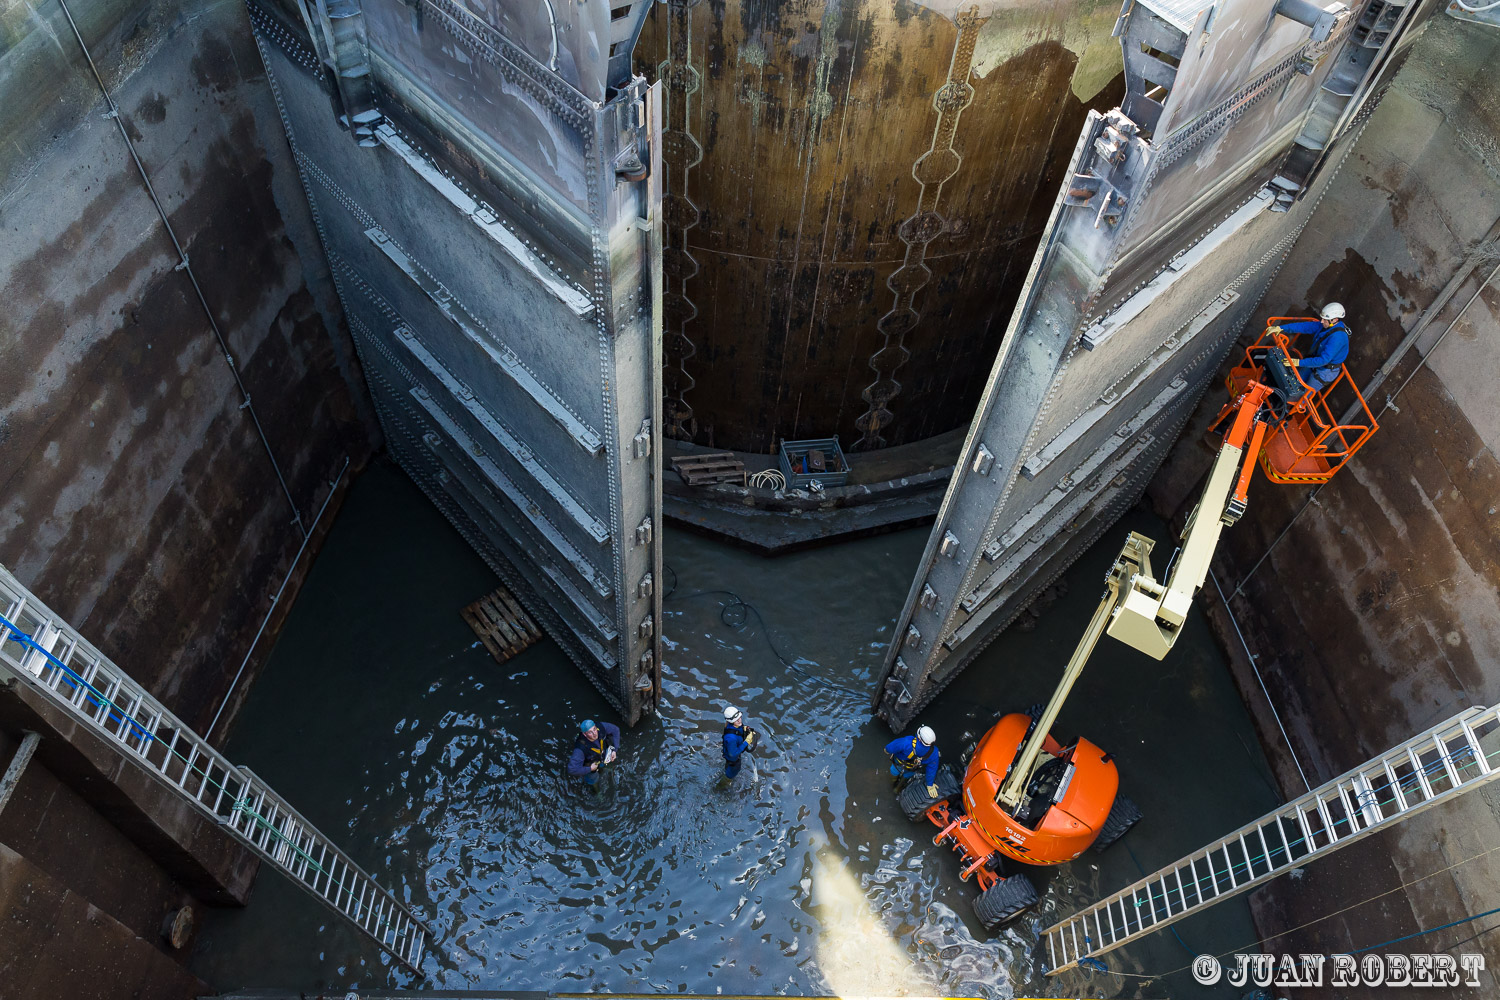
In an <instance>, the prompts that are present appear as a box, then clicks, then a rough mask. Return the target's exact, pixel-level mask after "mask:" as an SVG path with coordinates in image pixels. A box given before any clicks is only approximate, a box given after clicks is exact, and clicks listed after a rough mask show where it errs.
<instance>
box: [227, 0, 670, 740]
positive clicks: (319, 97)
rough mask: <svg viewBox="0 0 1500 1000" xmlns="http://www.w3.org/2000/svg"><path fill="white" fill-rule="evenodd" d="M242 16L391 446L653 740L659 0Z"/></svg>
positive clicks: (271, 10) (385, 6)
mask: <svg viewBox="0 0 1500 1000" xmlns="http://www.w3.org/2000/svg"><path fill="white" fill-rule="evenodd" d="M248 6H249V9H250V14H251V19H252V22H253V24H254V26H255V31H256V37H257V41H258V43H259V45H260V51H261V55H262V57H263V59H264V60H265V64H266V69H267V72H268V75H269V77H270V79H271V84H272V89H273V92H274V94H275V96H276V100H277V106H278V108H279V110H280V112H281V116H282V122H283V125H284V126H285V128H286V134H287V139H288V142H289V143H290V144H291V147H292V151H293V153H294V156H295V159H296V162H297V165H298V169H299V171H300V172H301V176H302V182H303V186H304V188H305V190H306V192H307V197H308V200H309V202H310V203H311V206H312V210H313V215H314V218H315V220H316V221H317V225H318V231H319V235H320V237H321V239H322V243H323V248H324V251H325V253H326V255H327V258H328V263H329V267H330V270H331V271H332V274H333V277H334V281H335V283H336V285H337V287H338V290H339V295H340V298H341V300H342V303H343V307H344V311H345V315H346V316H347V318H348V322H349V326H350V329H351V331H352V333H353V335H354V342H355V345H356V347H357V348H358V350H359V355H360V360H361V363H362V365H363V367H364V371H365V376H366V379H367V381H368V383H369V386H370V391H371V394H372V396H373V397H374V400H375V406H376V410H377V412H378V413H379V416H380V421H381V425H382V427H383V429H384V431H385V435H386V439H387V445H388V447H389V449H390V452H391V454H392V455H393V456H395V458H396V459H397V461H398V462H400V464H401V466H402V468H403V469H405V470H406V472H407V473H408V474H409V475H410V476H411V477H412V479H413V480H415V481H416V482H417V484H418V485H419V486H420V487H421V488H422V490H423V491H424V492H425V493H426V494H427V495H428V497H429V498H431V500H432V501H433V503H435V504H436V505H437V507H438V508H439V509H440V510H442V512H443V513H444V515H445V516H446V517H447V518H448V519H449V521H451V522H452V523H453V525H454V526H455V527H456V528H457V529H458V531H459V532H460V533H461V534H463V536H464V537H465V539H466V540H467V541H468V542H469V543H470V544H471V545H472V546H473V547H474V548H475V550H476V551H478V552H479V553H480V555H482V556H483V557H484V559H485V560H486V562H488V563H489V564H490V566H491V567H492V568H493V569H494V570H495V572H496V573H497V574H499V576H500V577H501V579H502V580H504V582H505V584H506V586H507V587H508V588H509V589H510V590H511V592H512V593H514V594H515V595H516V597H517V598H518V599H519V600H520V601H521V602H522V604H524V605H525V607H526V609H527V610H528V611H529V612H530V613H531V615H532V616H533V617H534V618H535V619H536V620H538V621H539V622H541V623H542V624H543V625H544V626H545V627H546V629H547V631H548V633H549V634H550V635H551V636H552V638H553V639H554V640H556V641H557V643H558V644H559V645H560V646H562V648H563V649H564V650H565V651H566V652H567V654H568V655H569V657H570V658H571V659H572V660H573V661H574V662H575V663H577V664H578V665H579V667H580V668H581V669H582V670H583V671H584V673H585V674H587V675H588V677H589V679H590V680H591V681H593V682H594V684H595V685H596V686H597V687H598V688H599V690H600V691H601V692H603V694H604V695H605V697H606V698H608V699H609V700H610V702H611V703H613V704H614V705H615V706H616V707H617V708H618V709H619V710H620V712H621V714H622V715H624V717H625V718H626V720H627V722H629V723H631V724H634V723H635V722H636V721H638V720H639V719H640V717H641V715H642V714H644V713H648V712H651V711H653V710H654V708H655V705H656V700H657V696H658V693H659V691H660V688H661V636H660V623H661V588H660V586H659V585H658V583H657V581H659V580H660V579H661V531H660V528H661V520H662V518H661V453H660V448H659V447H658V439H659V435H660V428H661V422H662V421H661V395H662V391H661V301H662V282H661V257H662V247H661V220H660V216H661V211H660V209H661V200H662V199H661V195H662V191H661V181H662V168H661V159H660V157H661V142H660V136H661V100H660V89H659V87H658V86H648V85H647V84H646V82H645V80H644V79H642V78H640V77H635V76H632V75H631V73H630V51H631V49H632V48H633V46H634V44H635V39H636V37H637V36H638V35H639V32H640V28H641V25H642V23H643V21H644V18H645V15H646V11H647V7H648V4H647V0H633V2H629V3H624V4H621V3H619V2H618V0H616V2H615V5H614V6H613V7H611V4H610V3H608V2H605V0H585V2H581V3H576V4H569V5H566V7H564V5H560V4H559V5H552V4H542V5H536V6H534V7H532V8H527V9H526V12H524V13H523V12H521V11H520V9H519V8H515V7H514V6H513V5H494V6H485V7H480V8H474V9H471V8H468V7H465V6H461V5H459V4H457V3H454V2H452V0H248ZM476 11H477V12H476Z"/></svg>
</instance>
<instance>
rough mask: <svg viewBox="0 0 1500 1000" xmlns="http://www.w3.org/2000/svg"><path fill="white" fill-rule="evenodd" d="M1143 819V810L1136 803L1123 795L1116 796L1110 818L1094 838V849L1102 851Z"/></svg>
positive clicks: (1110, 810)
mask: <svg viewBox="0 0 1500 1000" xmlns="http://www.w3.org/2000/svg"><path fill="white" fill-rule="evenodd" d="M1140 821H1141V811H1140V810H1139V809H1137V808H1136V807H1135V803H1134V802H1132V801H1130V800H1129V799H1127V798H1126V797H1125V796H1123V795H1116V796H1115V804H1114V805H1112V806H1110V807H1109V818H1108V819H1106V820H1105V821H1104V827H1103V829H1101V830H1100V831H1099V836H1098V837H1097V838H1095V840H1094V850H1096V851H1102V850H1104V849H1105V848H1106V847H1108V846H1109V845H1110V844H1113V843H1114V842H1115V841H1117V840H1119V839H1120V838H1121V837H1123V836H1125V834H1126V833H1128V832H1130V828H1131V827H1132V826H1135V825H1136V824H1137V823H1139V822H1140Z"/></svg>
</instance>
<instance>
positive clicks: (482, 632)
mask: <svg viewBox="0 0 1500 1000" xmlns="http://www.w3.org/2000/svg"><path fill="white" fill-rule="evenodd" d="M461 613H462V615H463V619H464V621H466V622H468V623H469V628H471V629H473V630H474V634H475V635H477V636H478V637H479V641H480V642H482V643H484V648H485V649H487V650H489V651H490V655H491V656H493V657H494V658H495V659H497V660H504V659H505V656H506V654H505V652H504V651H503V650H502V649H501V648H500V647H499V646H497V645H496V644H495V640H494V638H493V637H492V636H491V635H490V623H489V622H488V621H487V620H485V619H482V618H481V617H480V616H479V615H478V614H476V613H475V612H474V609H473V608H472V607H468V608H464V609H463V611H462V612H461Z"/></svg>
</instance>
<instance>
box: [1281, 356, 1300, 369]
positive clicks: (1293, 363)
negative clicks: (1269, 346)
mask: <svg viewBox="0 0 1500 1000" xmlns="http://www.w3.org/2000/svg"><path fill="white" fill-rule="evenodd" d="M1281 363H1282V364H1283V365H1285V366H1286V367H1287V368H1296V367H1297V359H1296V358H1282V359H1281Z"/></svg>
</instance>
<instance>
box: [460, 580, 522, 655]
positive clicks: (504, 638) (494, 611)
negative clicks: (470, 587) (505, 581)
mask: <svg viewBox="0 0 1500 1000" xmlns="http://www.w3.org/2000/svg"><path fill="white" fill-rule="evenodd" d="M460 615H461V616H462V617H463V620H464V621H465V622H467V623H468V625H469V627H470V628H471V629H473V630H474V634H475V635H476V636H478V637H479V641H480V642H481V643H483V644H484V648H485V649H487V650H489V653H490V655H491V656H493V657H494V658H495V659H496V660H497V661H498V662H501V663H504V662H505V661H506V660H508V659H510V658H511V657H512V656H515V655H516V654H517V653H519V652H521V650H523V649H525V648H526V647H528V646H530V645H531V644H532V643H534V642H536V641H537V640H538V639H540V638H541V637H542V630H541V629H540V628H538V627H537V625H536V623H535V622H533V621H532V620H531V617H530V616H529V615H527V614H526V611H525V609H523V608H522V607H521V605H520V603H519V602H517V601H516V599H515V597H514V596H513V595H512V594H511V593H510V592H509V591H508V590H506V589H505V588H504V587H500V588H498V589H497V590H495V591H494V593H490V594H486V595H484V596H483V597H481V598H480V599H479V600H477V601H475V602H474V603H473V604H470V605H469V606H468V607H466V608H464V609H463V610H462V611H461V612H460Z"/></svg>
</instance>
